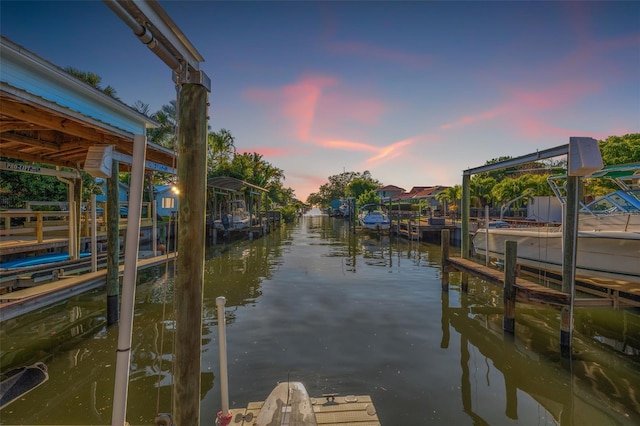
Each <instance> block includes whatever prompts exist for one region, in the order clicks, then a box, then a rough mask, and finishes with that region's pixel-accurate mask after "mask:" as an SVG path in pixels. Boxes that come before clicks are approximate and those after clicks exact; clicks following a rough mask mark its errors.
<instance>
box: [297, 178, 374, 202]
mask: <svg viewBox="0 0 640 426" xmlns="http://www.w3.org/2000/svg"><path fill="white" fill-rule="evenodd" d="M328 180H329V182H328V183H325V184H324V185H322V186H320V189H319V191H318V192H317V193H313V194H310V195H309V197H307V204H312V205H319V206H323V207H326V206H328V205H329V203H330V202H331V201H332V200H337V199H340V198H344V197H346V196H354V197H356V196H358V195H359V194H362V193H363V192H364V191H366V190H368V189H370V188H373V189H375V188H379V187H380V186H382V184H381V183H380V182H379V181H378V180H376V179H374V178H373V177H372V176H371V173H370V172H369V171H368V170H365V171H364V172H362V173H359V172H343V173H340V174H338V175H333V176H329V179H328ZM352 182H354V186H353V187H352V188H351V189H349V184H351V183H352ZM349 191H350V192H349ZM360 191H362V192H360ZM350 194H354V195H350Z"/></svg>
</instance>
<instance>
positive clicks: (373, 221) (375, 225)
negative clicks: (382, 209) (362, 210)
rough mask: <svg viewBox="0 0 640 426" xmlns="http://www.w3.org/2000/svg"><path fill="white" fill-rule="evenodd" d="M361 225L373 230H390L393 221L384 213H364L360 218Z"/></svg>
mask: <svg viewBox="0 0 640 426" xmlns="http://www.w3.org/2000/svg"><path fill="white" fill-rule="evenodd" d="M359 221H360V225H361V226H362V227H364V228H366V229H369V230H371V231H388V230H389V228H390V227H391V223H390V222H389V219H388V218H387V216H386V215H385V214H383V213H376V212H374V213H370V214H363V215H361V216H360V218H359Z"/></svg>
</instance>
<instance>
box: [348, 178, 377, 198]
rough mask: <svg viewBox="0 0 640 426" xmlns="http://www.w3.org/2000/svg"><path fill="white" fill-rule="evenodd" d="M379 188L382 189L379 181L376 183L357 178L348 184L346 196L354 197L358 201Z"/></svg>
mask: <svg viewBox="0 0 640 426" xmlns="http://www.w3.org/2000/svg"><path fill="white" fill-rule="evenodd" d="M377 188H380V183H379V182H377V181H376V182H374V181H372V180H370V179H363V178H355V179H353V180H352V181H351V182H349V184H347V188H346V195H347V197H354V198H356V199H357V198H358V197H360V196H361V195H364V194H366V193H368V192H374V190H375V189H377ZM374 195H375V193H374Z"/></svg>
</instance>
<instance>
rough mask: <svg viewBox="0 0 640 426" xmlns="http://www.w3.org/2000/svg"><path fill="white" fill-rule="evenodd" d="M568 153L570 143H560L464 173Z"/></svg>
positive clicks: (471, 173) (468, 174) (469, 173)
mask: <svg viewBox="0 0 640 426" xmlns="http://www.w3.org/2000/svg"><path fill="white" fill-rule="evenodd" d="M567 154H569V144H566V145H560V146H557V147H555V148H549V149H545V150H543V151H538V152H535V153H533V154H527V155H522V156H520V157H516V158H510V159H508V160H504V161H499V162H497V163H492V164H486V165H484V166H480V167H475V168H472V169H467V170H465V171H464V172H463V173H462V174H463V176H470V175H474V174H477V173H483V172H490V171H493V170H499V169H504V168H507V167H511V166H518V165H520V164H526V163H530V162H532V161H537V160H544V159H547V158H553V157H559V156H560V155H567Z"/></svg>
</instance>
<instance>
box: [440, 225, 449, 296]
mask: <svg viewBox="0 0 640 426" xmlns="http://www.w3.org/2000/svg"><path fill="white" fill-rule="evenodd" d="M440 247H441V248H442V259H441V262H440V263H441V264H442V271H441V274H440V285H441V287H442V291H449V266H448V263H449V230H448V229H443V230H442V231H441V234H440Z"/></svg>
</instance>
